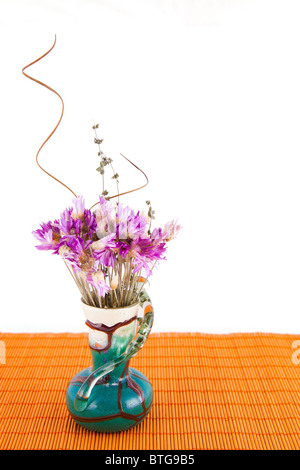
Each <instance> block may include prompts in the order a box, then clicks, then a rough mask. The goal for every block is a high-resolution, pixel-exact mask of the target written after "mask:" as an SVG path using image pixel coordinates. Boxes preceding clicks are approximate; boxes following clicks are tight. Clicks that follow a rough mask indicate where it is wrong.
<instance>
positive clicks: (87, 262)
mask: <svg viewBox="0 0 300 470" xmlns="http://www.w3.org/2000/svg"><path fill="white" fill-rule="evenodd" d="M90 245H91V242H90V241H87V242H85V241H84V239H83V238H80V237H75V236H71V237H62V238H61V240H60V242H59V243H58V244H57V245H56V247H55V252H56V253H58V254H60V255H61V256H62V257H63V258H64V259H65V260H66V261H68V263H69V264H70V265H71V266H72V268H73V269H74V271H88V270H89V269H90V268H91V266H92V263H93V259H92V256H91V253H90V251H89V248H90Z"/></svg>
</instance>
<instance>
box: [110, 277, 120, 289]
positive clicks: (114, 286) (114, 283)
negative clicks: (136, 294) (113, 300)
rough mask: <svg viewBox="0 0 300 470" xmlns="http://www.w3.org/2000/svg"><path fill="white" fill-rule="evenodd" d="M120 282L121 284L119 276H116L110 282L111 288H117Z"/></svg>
mask: <svg viewBox="0 0 300 470" xmlns="http://www.w3.org/2000/svg"><path fill="white" fill-rule="evenodd" d="M118 284H119V280H118V276H117V275H116V276H114V277H113V278H112V280H111V283H110V288H111V289H112V290H114V289H116V288H117V287H118Z"/></svg>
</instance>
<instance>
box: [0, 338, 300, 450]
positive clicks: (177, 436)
mask: <svg viewBox="0 0 300 470" xmlns="http://www.w3.org/2000/svg"><path fill="white" fill-rule="evenodd" d="M295 340H300V335H298V336H295V335H279V334H231V335H202V334H200V333H153V334H152V335H150V338H149V339H148V341H147V343H146V345H145V346H144V348H143V349H142V350H141V351H140V352H139V354H138V355H137V356H136V357H135V358H134V359H132V361H131V365H132V366H134V367H136V368H138V369H139V370H140V371H141V372H143V373H145V374H146V375H147V376H148V378H149V379H150V380H151V382H152V384H153V388H154V392H155V395H154V403H153V408H152V410H151V412H150V415H149V416H148V417H147V418H146V420H145V421H144V422H143V423H142V424H140V425H139V426H138V427H136V428H133V429H131V430H129V431H125V432H122V433H116V434H100V433H95V432H92V431H88V430H85V429H83V428H81V427H80V426H78V425H77V424H75V423H74V422H73V421H72V419H71V418H70V417H69V415H68V411H67V408H66V405H65V391H66V388H67V385H68V382H69V380H70V379H71V377H72V376H73V375H74V374H75V373H77V372H78V371H79V370H81V369H83V368H85V367H88V366H89V365H91V356H90V351H89V347H88V339H87V335H86V334H84V333H78V334H73V333H63V334H50V333H46V334H12V333H9V334H0V341H2V343H1V345H2V352H3V346H4V345H5V352H6V363H5V364H1V363H0V449H1V450H4V449H21V450H25V449H53V450H54V449H63V450H67V449H78V450H81V449H103V450H143V449H147V450H199V449H300V380H299V379H300V364H294V363H293V361H292V354H293V353H295V351H296V350H295V349H293V342H294V341H295ZM2 356H3V355H2ZM299 356H300V354H299ZM2 362H3V360H2ZM294 362H295V361H294Z"/></svg>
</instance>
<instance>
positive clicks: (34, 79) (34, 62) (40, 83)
mask: <svg viewBox="0 0 300 470" xmlns="http://www.w3.org/2000/svg"><path fill="white" fill-rule="evenodd" d="M55 44H56V35H55V39H54V43H53V46H52V47H51V49H49V51H47V52H45V54H43V55H42V56H41V57H39V58H38V59H36V60H34V61H33V62H31V63H30V64H28V65H26V66H25V67H23V69H22V73H23V75H25V77H27V78H29V79H30V80H33V81H34V82H36V83H39V85H42V86H44V87H45V88H47V89H48V90H50V91H52V92H53V93H55V94H56V95H57V96H58V97H59V99H60V100H61V103H62V111H61V115H60V118H59V121H58V123H57V124H56V126H55V128H54V129H53V131H52V132H51V134H49V136H48V137H47V139H46V140H45V141H44V142H43V143H42V145H41V146H40V148H39V149H38V151H37V154H36V163H37V164H38V166H39V167H40V169H41V170H42V171H44V172H45V173H46V174H47V175H48V176H50V177H51V178H53V179H54V180H56V181H57V182H58V183H60V184H62V185H63V186H64V187H65V188H67V189H68V190H69V191H71V193H72V194H73V195H74V196H75V197H77V195H76V194H75V193H74V191H72V189H70V188H69V186H67V185H66V184H64V183H63V182H62V181H60V180H59V179H58V178H56V177H55V176H53V175H51V173H48V171H46V170H45V169H44V168H43V167H42V166H41V165H40V164H39V161H38V157H39V153H40V151H41V149H42V148H43V147H44V145H45V144H46V142H48V140H49V139H50V137H51V136H52V135H53V134H54V132H55V131H56V129H57V128H58V126H59V124H60V122H61V120H62V117H63V114H64V102H63V99H62V97H61V96H60V95H59V93H57V91H55V90H53V88H51V87H50V86H48V85H46V84H45V83H43V82H41V81H40V80H37V79H36V78H33V77H31V76H30V75H27V73H25V72H24V70H26V69H27V68H28V67H30V66H31V65H33V64H36V63H37V62H38V61H39V60H41V59H43V58H44V57H45V56H46V55H47V54H49V52H51V51H52V49H53V48H54V46H55Z"/></svg>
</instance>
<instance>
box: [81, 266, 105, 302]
mask: <svg viewBox="0 0 300 470" xmlns="http://www.w3.org/2000/svg"><path fill="white" fill-rule="evenodd" d="M86 279H87V281H88V282H89V283H90V284H91V285H92V286H93V287H95V289H96V290H97V292H98V295H99V296H100V297H104V296H105V294H106V293H107V292H108V291H109V290H110V287H109V286H108V285H107V284H106V282H105V281H104V274H103V272H102V271H101V270H97V271H91V272H89V273H88V274H87V276H86Z"/></svg>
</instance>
